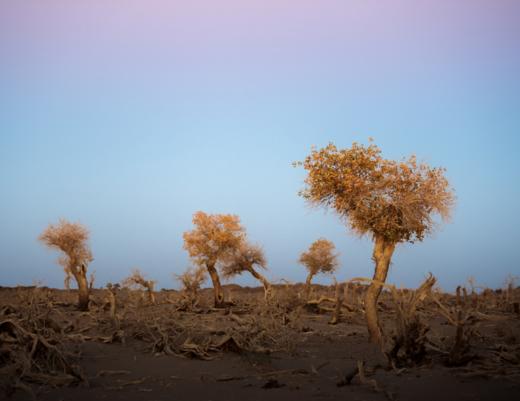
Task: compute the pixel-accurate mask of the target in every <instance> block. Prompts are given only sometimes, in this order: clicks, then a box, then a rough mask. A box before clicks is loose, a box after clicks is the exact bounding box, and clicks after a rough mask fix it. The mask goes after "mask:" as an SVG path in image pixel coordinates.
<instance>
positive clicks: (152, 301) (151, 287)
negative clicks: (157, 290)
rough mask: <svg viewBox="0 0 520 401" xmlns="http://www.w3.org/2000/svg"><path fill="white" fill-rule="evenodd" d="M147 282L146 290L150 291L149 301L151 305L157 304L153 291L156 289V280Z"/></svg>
mask: <svg viewBox="0 0 520 401" xmlns="http://www.w3.org/2000/svg"><path fill="white" fill-rule="evenodd" d="M146 284H147V286H146V290H147V292H148V302H149V303H150V304H151V305H155V294H154V292H153V290H154V282H153V281H148V282H147V283H146Z"/></svg>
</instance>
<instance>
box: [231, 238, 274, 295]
mask: <svg viewBox="0 0 520 401" xmlns="http://www.w3.org/2000/svg"><path fill="white" fill-rule="evenodd" d="M254 266H258V267H260V268H262V269H266V268H267V261H266V259H265V256H264V251H263V250H262V248H261V247H259V246H258V245H251V244H248V243H247V242H245V241H243V242H242V243H241V244H240V245H239V246H238V248H236V250H235V252H233V253H230V254H229V256H228V258H227V259H226V260H225V261H224V263H223V264H222V267H221V271H222V274H223V275H224V277H225V278H230V277H233V276H236V275H239V274H242V273H243V272H248V273H250V274H251V275H252V276H253V277H254V278H256V279H257V280H258V281H260V282H261V283H262V285H263V287H264V295H265V298H266V299H267V298H268V297H269V294H270V290H271V284H270V283H269V281H268V280H267V279H266V278H265V277H264V276H263V275H262V274H260V273H259V272H258V271H257V270H255V268H254Z"/></svg>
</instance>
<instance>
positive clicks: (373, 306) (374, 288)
mask: <svg viewBox="0 0 520 401" xmlns="http://www.w3.org/2000/svg"><path fill="white" fill-rule="evenodd" d="M394 249H395V243H392V242H386V241H385V240H384V239H383V238H380V237H377V238H376V239H375V245H374V253H373V259H374V262H375V271H374V277H373V281H372V283H371V284H370V286H369V287H368V290H367V292H366V295H365V313H366V319H367V327H368V334H369V338H370V342H372V343H374V344H379V345H382V343H383V335H382V332H381V326H380V325H379V318H378V315H377V300H378V299H379V295H380V294H381V290H382V288H383V287H382V284H383V283H384V282H385V281H386V276H387V274H388V269H389V267H390V261H391V259H392V254H393V253H394Z"/></svg>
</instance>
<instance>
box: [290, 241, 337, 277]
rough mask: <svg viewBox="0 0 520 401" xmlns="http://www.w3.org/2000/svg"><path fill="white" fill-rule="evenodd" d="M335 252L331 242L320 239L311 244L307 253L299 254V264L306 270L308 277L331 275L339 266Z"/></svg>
mask: <svg viewBox="0 0 520 401" xmlns="http://www.w3.org/2000/svg"><path fill="white" fill-rule="evenodd" d="M335 250H336V247H335V246H334V244H333V243H332V242H331V241H329V240H327V239H325V238H320V239H318V240H316V241H314V242H313V243H312V244H311V246H310V247H309V250H308V251H306V252H303V253H302V254H301V256H300V260H299V262H300V263H301V264H302V265H304V266H305V267H306V268H307V270H308V271H309V275H310V276H314V275H315V274H318V273H332V272H334V271H335V270H336V269H337V267H338V265H339V263H338V254H337V253H336V252H335Z"/></svg>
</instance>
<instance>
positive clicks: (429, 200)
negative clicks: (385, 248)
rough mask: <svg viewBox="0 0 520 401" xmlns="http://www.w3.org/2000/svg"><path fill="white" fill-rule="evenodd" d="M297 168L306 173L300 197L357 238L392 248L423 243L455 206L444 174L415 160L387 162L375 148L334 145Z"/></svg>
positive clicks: (354, 144) (312, 156) (312, 155)
mask: <svg viewBox="0 0 520 401" xmlns="http://www.w3.org/2000/svg"><path fill="white" fill-rule="evenodd" d="M296 164H297V165H302V166H303V167H304V168H305V170H307V172H308V176H307V178H306V180H305V183H306V188H305V189H304V190H303V191H301V192H300V195H302V196H303V197H304V198H305V199H307V200H308V201H309V202H310V203H311V204H315V205H323V206H330V207H332V208H333V209H334V210H335V211H336V212H337V213H339V215H340V216H342V217H344V218H345V219H346V220H347V221H348V222H349V224H350V227H351V228H352V230H353V231H354V232H356V233H358V234H360V235H364V234H367V233H369V234H372V235H373V236H374V237H375V238H381V239H382V240H384V241H385V242H389V243H399V242H404V241H415V240H417V241H422V240H423V238H424V236H425V234H427V233H428V232H429V231H430V230H431V229H432V227H433V220H432V214H439V215H440V216H441V217H442V218H443V219H447V218H448V217H449V212H450V209H451V207H452V205H453V203H454V196H453V191H452V189H451V188H450V186H449V183H448V181H447V179H446V178H445V177H444V172H445V170H444V169H443V168H431V167H429V166H428V165H426V164H422V163H418V162H417V160H416V158H415V156H411V157H409V158H408V159H406V160H403V161H400V162H398V161H393V160H386V159H384V158H383V157H382V156H381V151H380V149H379V148H378V147H377V146H376V145H374V144H372V143H371V144H370V145H368V146H366V147H365V146H363V145H359V144H357V143H353V144H352V147H351V148H350V149H338V148H336V146H335V145H334V144H332V143H330V144H329V145H328V146H326V147H324V148H322V149H319V150H316V149H313V150H312V151H311V154H310V155H309V156H307V158H306V159H305V160H304V161H303V162H299V163H296Z"/></svg>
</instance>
